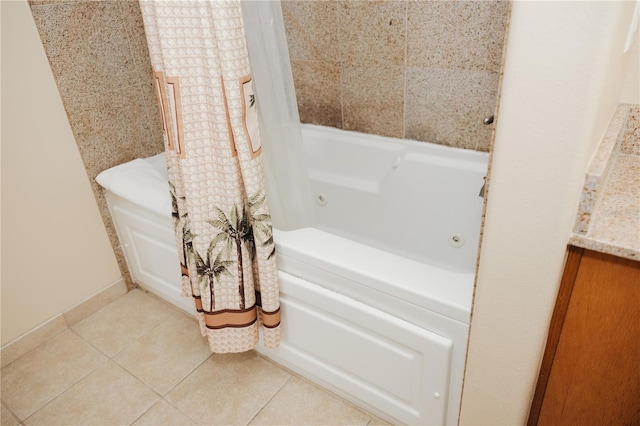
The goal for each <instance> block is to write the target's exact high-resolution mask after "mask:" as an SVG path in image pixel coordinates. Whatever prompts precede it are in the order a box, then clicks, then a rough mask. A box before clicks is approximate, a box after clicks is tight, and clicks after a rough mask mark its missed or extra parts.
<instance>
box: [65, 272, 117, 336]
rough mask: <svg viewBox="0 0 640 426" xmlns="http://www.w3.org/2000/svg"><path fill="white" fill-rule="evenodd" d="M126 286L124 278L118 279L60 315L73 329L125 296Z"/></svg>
mask: <svg viewBox="0 0 640 426" xmlns="http://www.w3.org/2000/svg"><path fill="white" fill-rule="evenodd" d="M127 291H128V290H127V285H126V283H125V280H124V278H122V277H120V278H118V279H117V280H115V281H114V282H113V283H111V284H109V285H108V286H107V287H105V288H103V289H102V290H100V291H98V292H97V293H95V294H94V295H92V296H89V297H87V298H86V299H85V300H83V301H81V302H80V303H78V304H76V305H75V306H72V307H71V308H69V309H67V310H66V311H64V312H63V313H62V315H63V317H64V320H65V321H66V323H67V326H68V327H73V326H74V325H75V324H77V323H79V322H80V321H82V320H83V319H85V318H87V317H88V316H89V315H92V314H93V313H95V312H97V311H99V310H100V309H102V308H104V307H105V306H107V305H108V304H109V303H111V302H113V301H114V300H116V299H117V298H118V297H120V296H124V295H125V294H127Z"/></svg>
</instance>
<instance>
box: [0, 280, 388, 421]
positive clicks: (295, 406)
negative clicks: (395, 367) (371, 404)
mask: <svg viewBox="0 0 640 426" xmlns="http://www.w3.org/2000/svg"><path fill="white" fill-rule="evenodd" d="M1 373H2V374H1V378H2V393H1V399H2V412H1V418H2V426H16V425H19V424H22V425H62V424H64V425H132V424H134V425H213V424H215V425H232V424H233V425H303V424H307V425H338V424H341V425H388V423H386V422H384V421H382V420H380V419H378V418H376V417H375V416H373V415H371V414H368V413H366V412H364V411H362V410H359V409H357V408H355V407H354V406H352V405H350V404H349V403H347V402H345V401H343V400H342V399H340V398H338V397H336V396H335V395H333V394H331V393H329V392H326V391H325V390H323V389H321V388H319V387H316V386H315V385H313V384H311V383H310V382H308V381H306V380H304V379H301V378H300V377H298V376H296V375H295V374H292V373H291V372H289V371H288V370H285V369H283V368H281V367H280V366H278V365H277V364H275V363H273V362H271V361H269V360H267V359H265V358H263V357H261V356H259V355H258V354H256V353H255V352H247V353H244V354H228V355H219V354H215V355H212V354H211V353H210V352H209V349H208V346H207V344H206V341H205V339H203V338H202V337H201V336H200V332H199V330H198V327H197V324H196V322H195V320H194V319H193V318H191V317H189V316H187V315H185V314H184V313H182V312H180V311H179V310H177V309H176V308H174V307H172V306H170V305H168V304H166V303H165V302H163V301H161V300H159V299H157V298H155V297H154V296H151V295H149V294H147V293H145V292H143V291H141V290H133V291H131V292H129V293H127V294H126V295H124V296H122V297H120V298H118V299H117V300H115V301H114V302H113V303H111V304H109V305H107V306H106V307H104V308H103V309H101V310H99V311H97V312H96V313H94V314H93V315H91V316H89V317H87V318H86V319H84V320H82V321H80V322H78V323H76V324H74V325H73V326H72V327H71V328H67V329H64V331H62V332H60V333H59V334H57V335H55V336H54V337H51V338H50V339H49V340H47V341H46V342H44V343H43V344H41V345H40V346H38V347H36V348H35V349H33V350H31V351H30V352H28V353H26V354H25V355H23V356H22V357H20V358H18V359H17V360H15V361H13V362H11V363H10V364H8V365H6V366H5V367H4V368H2V371H1Z"/></svg>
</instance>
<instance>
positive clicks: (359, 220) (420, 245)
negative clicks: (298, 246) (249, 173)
mask: <svg viewBox="0 0 640 426" xmlns="http://www.w3.org/2000/svg"><path fill="white" fill-rule="evenodd" d="M303 139H304V145H305V151H306V154H307V155H306V161H307V166H308V171H309V178H310V181H311V189H312V194H313V196H314V198H315V199H314V204H315V210H314V213H315V217H316V225H317V227H318V228H319V229H321V230H324V231H327V232H330V233H332V234H336V235H339V236H342V237H345V238H348V239H350V240H354V241H358V242H361V243H363V244H365V245H368V246H372V247H376V248H379V249H381V250H384V251H387V252H389V253H393V254H396V255H399V256H402V257H406V258H409V259H413V260H416V261H418V262H421V263H425V264H430V265H434V266H437V267H439V268H443V269H447V270H450V271H455V272H463V273H470V272H473V271H474V269H475V261H476V255H477V247H478V239H479V234H480V221H481V213H482V204H483V199H482V197H480V196H479V192H480V188H481V187H482V185H483V182H484V180H483V177H484V176H485V174H486V170H487V160H488V155H487V154H485V153H479V152H475V151H469V150H462V149H456V148H448V147H442V146H439V145H434V144H429V143H424V142H415V141H408V140H400V139H395V138H388V137H380V136H375V135H364V134H361V133H356V132H346V131H342V130H338V129H332V128H326V127H322V126H314V125H306V124H305V125H303Z"/></svg>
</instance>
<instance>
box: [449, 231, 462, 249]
mask: <svg viewBox="0 0 640 426" xmlns="http://www.w3.org/2000/svg"><path fill="white" fill-rule="evenodd" d="M449 244H451V245H452V246H453V247H462V246H463V245H464V237H463V236H462V234H458V233H453V234H451V235H450V236H449Z"/></svg>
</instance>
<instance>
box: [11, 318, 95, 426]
mask: <svg viewBox="0 0 640 426" xmlns="http://www.w3.org/2000/svg"><path fill="white" fill-rule="evenodd" d="M106 361H107V358H106V357H105V356H104V355H103V354H101V353H100V352H99V351H97V350H96V349H95V348H93V347H92V346H91V345H89V344H88V343H87V342H85V341H84V340H82V339H81V338H80V337H78V335H76V334H75V333H73V332H72V331H71V330H66V331H63V332H62V333H60V334H58V335H57V336H56V337H54V338H52V339H50V340H48V341H46V342H45V343H43V344H42V345H40V346H38V347H37V348H35V349H34V350H32V351H31V352H29V353H27V354H26V355H24V356H23V357H21V358H20V359H18V360H16V361H15V362H13V363H11V364H9V365H8V366H7V367H5V368H3V369H2V401H3V402H4V403H5V404H6V406H7V408H9V409H10V410H11V411H13V412H14V413H15V414H16V415H17V416H18V417H19V418H20V419H25V418H27V417H28V416H30V415H31V414H33V413H34V412H35V411H36V410H38V409H39V408H41V407H42V406H43V405H45V404H46V403H48V402H49V401H51V400H52V399H53V398H55V397H56V396H58V395H60V394H61V393H62V392H64V391H65V390H66V389H68V388H69V387H71V386H72V385H73V384H74V383H76V382H78V381H79V380H80V379H82V378H83V377H85V376H86V375H88V374H89V373H91V372H92V371H93V370H95V369H96V368H98V367H99V366H101V365H103V364H104V363H105V362H106Z"/></svg>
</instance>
